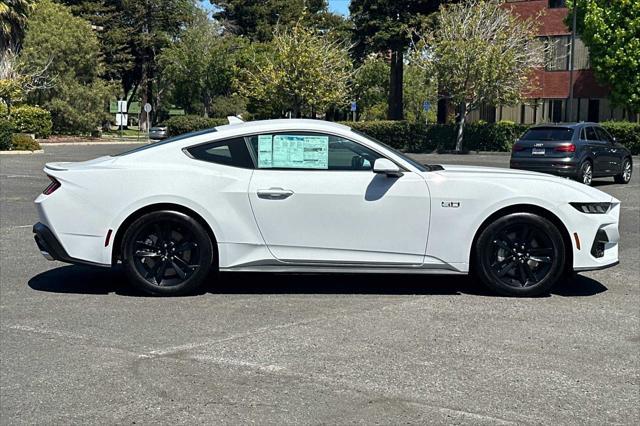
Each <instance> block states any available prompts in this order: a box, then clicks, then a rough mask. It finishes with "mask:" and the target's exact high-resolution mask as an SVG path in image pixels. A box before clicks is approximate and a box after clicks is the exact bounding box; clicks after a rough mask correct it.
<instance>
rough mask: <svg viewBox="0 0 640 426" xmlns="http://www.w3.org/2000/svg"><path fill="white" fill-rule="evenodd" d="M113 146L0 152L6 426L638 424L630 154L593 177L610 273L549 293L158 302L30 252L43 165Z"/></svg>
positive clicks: (224, 291)
mask: <svg viewBox="0 0 640 426" xmlns="http://www.w3.org/2000/svg"><path fill="white" fill-rule="evenodd" d="M125 148H126V147H125V146H116V145H105V146H58V147H46V148H45V150H44V154H34V155H19V156H17V155H16V156H13V155H9V156H1V158H0V166H1V167H0V188H1V193H0V218H1V223H0V228H1V240H0V320H1V321H0V332H1V334H0V337H1V340H0V359H1V371H0V410H1V411H0V422H1V423H2V424H16V423H41V424H59V423H76V424H86V423H129V424H132V423H226V424H239V423H258V424H345V423H364V424H372V423H378V424H400V423H413V424H417V423H420V424H424V423H432V424H442V423H448V424H449V423H451V424H505V423H507V424H511V423H520V424H540V423H546V424H604V423H617V424H638V423H639V422H640V408H639V407H640V376H639V371H640V369H639V367H640V291H639V284H640V229H639V228H640V191H639V190H638V189H639V187H640V176H639V175H640V170H638V159H636V165H635V166H634V176H633V180H632V182H631V183H630V184H629V185H617V184H614V183H613V179H601V180H598V181H597V182H596V185H597V187H598V188H599V189H601V190H603V191H605V192H608V193H610V194H612V195H614V196H615V197H617V198H618V199H620V200H621V201H622V215H621V226H620V231H621V235H622V242H621V245H620V265H619V266H617V267H615V268H612V269H607V270H603V271H595V272H588V273H583V274H581V275H579V276H578V277H577V278H575V279H574V280H572V281H569V282H567V283H563V284H562V285H560V286H559V287H558V288H556V289H555V290H554V291H553V293H552V294H551V295H550V296H549V297H543V298H532V299H512V298H503V297H496V296H492V295H490V294H488V293H487V292H486V291H485V290H484V289H483V288H482V287H481V286H480V284H479V283H478V282H476V281H475V280H474V279H472V278H461V277H446V276H389V275H382V276H373V275H355V276H351V275H323V276H318V275H267V274H231V273H228V274H222V275H221V276H220V277H219V280H218V281H217V282H212V283H211V285H210V286H209V288H208V291H207V292H206V293H205V294H203V295H199V296H192V297H181V298H158V297H146V296H143V295H141V294H137V293H135V292H133V291H131V290H130V289H129V288H128V286H127V284H126V282H125V279H124V276H123V274H122V272H121V271H120V270H118V269H115V270H107V269H100V268H97V269H96V268H90V267H81V266H70V265H65V264H62V263H59V262H48V261H46V260H45V259H44V258H42V256H41V255H40V253H39V252H38V250H37V248H36V246H35V244H34V243H33V238H32V233H31V226H32V224H33V223H34V222H36V221H37V215H36V212H35V209H34V206H33V203H32V202H33V199H34V198H35V197H36V196H37V195H38V194H39V193H40V192H41V191H42V189H43V188H44V187H45V186H46V185H47V183H48V181H47V179H46V177H45V176H44V174H43V173H42V166H43V165H44V163H46V162H49V161H76V160H83V159H89V158H94V157H97V156H100V155H105V154H110V153H116V152H119V151H121V150H124V149H125ZM417 157H418V158H419V159H420V160H421V161H424V162H428V163H440V164H447V163H448V164H453V163H463V164H477V165H488V166H497V167H508V156H501V155H465V156H444V155H420V156H417ZM113 190H120V189H119V188H113ZM70 214H74V213H73V212H70Z"/></svg>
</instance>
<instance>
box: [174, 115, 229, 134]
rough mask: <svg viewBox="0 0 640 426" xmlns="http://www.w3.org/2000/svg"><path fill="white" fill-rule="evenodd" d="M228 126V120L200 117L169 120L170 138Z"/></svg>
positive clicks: (185, 116)
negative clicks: (224, 125)
mask: <svg viewBox="0 0 640 426" xmlns="http://www.w3.org/2000/svg"><path fill="white" fill-rule="evenodd" d="M223 124H228V121H227V119H226V118H206V117H201V116H199V115H179V116H176V117H172V118H170V119H169V120H167V127H168V129H167V131H168V133H169V136H178V135H181V134H183V133H189V132H193V131H195V130H202V129H209V128H212V127H216V126H221V125H223Z"/></svg>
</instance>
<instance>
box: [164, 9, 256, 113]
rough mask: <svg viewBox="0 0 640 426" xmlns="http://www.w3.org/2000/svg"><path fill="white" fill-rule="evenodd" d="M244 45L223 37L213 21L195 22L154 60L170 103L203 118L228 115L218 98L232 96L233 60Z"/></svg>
mask: <svg viewBox="0 0 640 426" xmlns="http://www.w3.org/2000/svg"><path fill="white" fill-rule="evenodd" d="M244 44H245V43H244V42H243V39H241V38H238V37H235V36H225V35H223V34H222V28H221V27H220V25H219V24H217V23H216V22H215V21H209V20H207V19H206V18H203V19H200V20H198V21H197V22H195V23H194V25H192V26H191V27H189V28H188V29H187V30H186V31H185V32H184V33H183V34H182V35H181V36H180V38H179V39H178V40H177V41H176V42H175V43H174V44H172V45H170V46H169V47H167V48H165V49H164V50H163V51H162V53H161V54H160V55H159V57H158V62H159V64H160V68H161V80H162V81H163V82H164V84H168V85H169V86H170V87H169V91H170V92H171V95H172V96H171V98H172V100H173V101H174V102H175V103H177V104H178V105H181V106H183V107H184V108H185V109H186V110H187V111H188V112H189V113H200V114H203V115H204V116H205V117H209V116H211V115H212V113H215V112H219V111H220V110H224V111H228V110H229V106H223V105H222V102H223V101H222V100H221V99H220V98H223V97H229V96H231V95H232V91H231V86H232V84H233V80H234V76H235V65H236V57H237V55H238V52H242V51H243V48H244ZM236 100H237V99H236ZM216 110H218V111H216ZM224 111H223V112H224ZM235 113H238V112H237V111H236V112H235Z"/></svg>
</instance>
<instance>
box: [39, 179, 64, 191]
mask: <svg viewBox="0 0 640 426" xmlns="http://www.w3.org/2000/svg"><path fill="white" fill-rule="evenodd" d="M47 177H48V178H49V179H51V183H50V184H49V186H47V187H46V188H45V189H44V191H42V193H43V194H44V195H50V194H52V193H53V191H55V190H56V189H58V188H60V186H61V184H60V182H58V179H56V178H54V177H53V176H49V175H47Z"/></svg>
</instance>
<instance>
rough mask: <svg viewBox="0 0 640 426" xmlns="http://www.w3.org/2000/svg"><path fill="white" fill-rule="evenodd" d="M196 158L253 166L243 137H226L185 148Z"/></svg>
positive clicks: (240, 165) (210, 161)
mask: <svg viewBox="0 0 640 426" xmlns="http://www.w3.org/2000/svg"><path fill="white" fill-rule="evenodd" d="M187 152H188V153H189V154H191V156H192V157H193V158H195V159H196V160H202V161H208V162H209V163H216V164H223V165H225V166H234V167H242V168H245V169H252V168H253V160H252V159H251V155H250V154H249V149H248V148H247V144H246V143H245V141H244V138H235V139H227V140H223V141H216V142H211V143H205V144H202V145H196V146H192V147H190V148H188V149H187Z"/></svg>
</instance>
